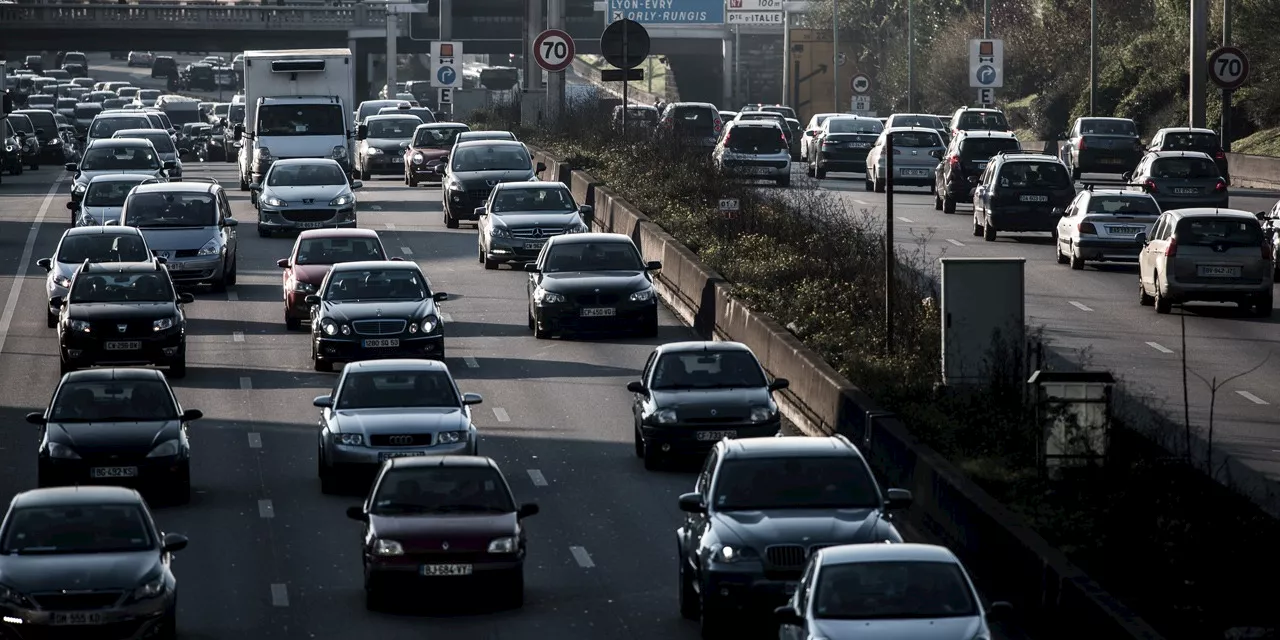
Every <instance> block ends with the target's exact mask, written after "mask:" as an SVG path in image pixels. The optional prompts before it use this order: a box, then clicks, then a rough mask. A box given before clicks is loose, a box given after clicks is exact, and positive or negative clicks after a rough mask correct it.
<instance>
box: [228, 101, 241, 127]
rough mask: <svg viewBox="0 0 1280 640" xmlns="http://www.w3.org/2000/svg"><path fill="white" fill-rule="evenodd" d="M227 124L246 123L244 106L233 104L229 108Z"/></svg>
mask: <svg viewBox="0 0 1280 640" xmlns="http://www.w3.org/2000/svg"><path fill="white" fill-rule="evenodd" d="M227 122H230V123H233V124H234V123H236V122H244V105H243V104H233V105H231V106H230V107H228V108H227Z"/></svg>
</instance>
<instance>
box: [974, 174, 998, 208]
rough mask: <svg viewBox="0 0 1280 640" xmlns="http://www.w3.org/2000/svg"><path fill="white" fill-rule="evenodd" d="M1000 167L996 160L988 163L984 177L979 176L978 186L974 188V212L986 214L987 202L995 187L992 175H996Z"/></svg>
mask: <svg viewBox="0 0 1280 640" xmlns="http://www.w3.org/2000/svg"><path fill="white" fill-rule="evenodd" d="M998 167H999V165H998V164H996V163H994V162H993V163H991V164H989V165H987V168H986V169H984V170H983V171H982V177H980V178H978V186H977V187H976V188H974V190H973V212H974V214H978V213H981V214H983V215H986V213H987V202H988V199H989V198H990V193H989V192H990V191H991V188H992V187H993V185H992V184H991V176H993V175H995V170H996V169H997V168H998Z"/></svg>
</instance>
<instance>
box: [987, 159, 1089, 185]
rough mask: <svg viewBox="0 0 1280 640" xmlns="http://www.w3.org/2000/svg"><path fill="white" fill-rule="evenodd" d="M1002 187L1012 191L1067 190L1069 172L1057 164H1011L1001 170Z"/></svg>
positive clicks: (1069, 181) (1069, 183)
mask: <svg viewBox="0 0 1280 640" xmlns="http://www.w3.org/2000/svg"><path fill="white" fill-rule="evenodd" d="M1000 186H1001V187H1006V188H1010V189H1036V188H1041V189H1044V188H1049V189H1066V188H1068V187H1070V186H1071V180H1070V179H1069V178H1068V176H1067V170H1066V168H1065V167H1063V166H1062V165H1060V164H1058V163H1056V162H1010V163H1008V164H1006V165H1004V166H1003V167H1001V168H1000Z"/></svg>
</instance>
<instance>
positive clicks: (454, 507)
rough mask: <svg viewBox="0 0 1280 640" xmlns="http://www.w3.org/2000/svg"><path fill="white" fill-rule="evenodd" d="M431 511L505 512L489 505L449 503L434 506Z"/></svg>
mask: <svg viewBox="0 0 1280 640" xmlns="http://www.w3.org/2000/svg"><path fill="white" fill-rule="evenodd" d="M432 511H435V512H438V513H450V512H458V511H463V512H471V513H507V510H506V509H502V508H499V507H490V506H485V505H480V504H450V505H445V506H442V507H436V508H435V509H432Z"/></svg>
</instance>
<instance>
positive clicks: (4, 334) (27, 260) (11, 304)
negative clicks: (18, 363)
mask: <svg viewBox="0 0 1280 640" xmlns="http://www.w3.org/2000/svg"><path fill="white" fill-rule="evenodd" d="M65 177H66V176H65V175H60V176H59V177H58V181H57V182H54V183H53V186H51V187H49V193H48V194H46V195H45V197H44V202H41V203H40V210H39V211H38V212H36V219H35V222H32V223H31V230H30V231H28V232H27V243H26V244H24V245H22V257H21V258H18V270H17V271H16V274H17V277H15V278H14V279H13V285H12V286H11V287H10V289H9V298H8V299H7V300H5V302H4V313H2V314H0V351H4V343H5V340H6V339H7V338H8V337H9V327H11V326H13V312H14V310H15V309H17V308H18V296H19V295H20V294H21V293H22V283H23V281H24V280H26V274H27V268H28V267H29V266H30V265H31V256H32V255H33V254H34V253H35V250H36V237H38V236H39V235H40V225H41V224H42V223H43V222H44V217H45V215H47V214H48V213H49V206H50V205H51V204H53V197H54V196H55V195H57V194H58V188H59V187H60V186H62V185H61V180H62V179H63V178H65Z"/></svg>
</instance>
